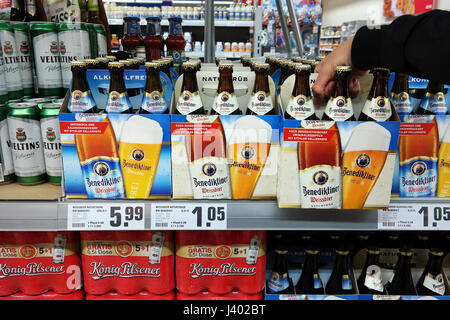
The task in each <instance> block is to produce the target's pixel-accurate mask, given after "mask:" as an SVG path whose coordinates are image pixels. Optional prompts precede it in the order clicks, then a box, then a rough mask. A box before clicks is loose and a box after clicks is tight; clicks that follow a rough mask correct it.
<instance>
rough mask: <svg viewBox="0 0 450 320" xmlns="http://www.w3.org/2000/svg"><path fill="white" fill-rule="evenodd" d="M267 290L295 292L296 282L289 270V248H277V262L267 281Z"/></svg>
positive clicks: (282, 292) (278, 292)
mask: <svg viewBox="0 0 450 320" xmlns="http://www.w3.org/2000/svg"><path fill="white" fill-rule="evenodd" d="M267 291H268V292H269V293H274V294H294V293H295V292H294V284H293V283H292V279H291V278H290V277H289V271H288V250H286V249H283V248H280V247H278V248H276V249H275V264H274V266H273V267H272V273H271V276H270V279H269V281H267Z"/></svg>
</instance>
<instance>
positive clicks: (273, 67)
mask: <svg viewBox="0 0 450 320" xmlns="http://www.w3.org/2000/svg"><path fill="white" fill-rule="evenodd" d="M266 63H268V64H269V65H270V70H269V74H270V76H272V75H273V74H274V73H275V71H277V70H278V67H277V60H276V58H274V57H266Z"/></svg>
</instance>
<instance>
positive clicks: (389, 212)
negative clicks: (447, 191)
mask: <svg viewBox="0 0 450 320" xmlns="http://www.w3.org/2000/svg"><path fill="white" fill-rule="evenodd" d="M378 229H381V230H450V203H436V204H419V203H417V204H416V203H414V204H394V205H391V206H390V207H389V208H388V209H385V210H378Z"/></svg>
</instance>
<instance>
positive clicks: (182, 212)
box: [150, 202, 228, 230]
mask: <svg viewBox="0 0 450 320" xmlns="http://www.w3.org/2000/svg"><path fill="white" fill-rule="evenodd" d="M227 213H228V212H227V205H226V204H225V203H214V204H208V203H194V204H192V203H164V202H156V203H152V204H151V214H150V216H151V219H150V221H151V228H152V230H226V229H227V219H228V215H227Z"/></svg>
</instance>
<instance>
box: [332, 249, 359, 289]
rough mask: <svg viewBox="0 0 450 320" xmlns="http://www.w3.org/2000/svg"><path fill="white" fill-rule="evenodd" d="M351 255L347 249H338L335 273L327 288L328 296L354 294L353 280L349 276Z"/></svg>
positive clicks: (334, 267)
mask: <svg viewBox="0 0 450 320" xmlns="http://www.w3.org/2000/svg"><path fill="white" fill-rule="evenodd" d="M349 253H350V251H349V250H348V249H347V248H344V247H342V246H341V247H339V248H338V249H336V257H335V260H334V266H333V271H332V272H331V276H330V278H329V279H328V282H327V285H326V286H325V293H326V294H354V293H355V290H354V289H353V285H352V280H351V279H350V275H349V257H350V256H349Z"/></svg>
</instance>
